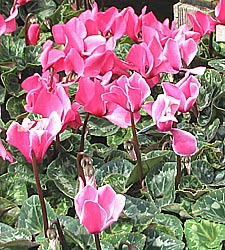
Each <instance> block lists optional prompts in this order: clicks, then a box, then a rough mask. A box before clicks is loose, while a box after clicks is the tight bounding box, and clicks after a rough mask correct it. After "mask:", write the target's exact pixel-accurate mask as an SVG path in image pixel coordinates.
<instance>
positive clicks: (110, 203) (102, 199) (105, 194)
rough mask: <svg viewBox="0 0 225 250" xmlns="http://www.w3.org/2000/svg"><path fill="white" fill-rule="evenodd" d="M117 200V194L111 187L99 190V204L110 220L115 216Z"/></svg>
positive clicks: (106, 186)
mask: <svg viewBox="0 0 225 250" xmlns="http://www.w3.org/2000/svg"><path fill="white" fill-rule="evenodd" d="M115 198H116V192H115V191H114V190H113V189H112V188H111V187H110V186H109V185H105V186H102V187H100V188H99V189H98V203H99V205H100V206H101V207H104V209H105V211H106V214H107V218H108V219H109V218H111V217H112V215H113V212H114V202H115Z"/></svg>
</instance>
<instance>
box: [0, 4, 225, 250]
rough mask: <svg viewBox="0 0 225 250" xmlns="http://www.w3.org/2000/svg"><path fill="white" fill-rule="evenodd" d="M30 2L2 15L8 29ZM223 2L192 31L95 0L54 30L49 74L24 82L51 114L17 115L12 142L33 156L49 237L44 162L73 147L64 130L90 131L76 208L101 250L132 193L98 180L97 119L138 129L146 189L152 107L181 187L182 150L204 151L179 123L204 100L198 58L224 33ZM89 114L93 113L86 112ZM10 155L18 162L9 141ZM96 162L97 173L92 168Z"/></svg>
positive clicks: (34, 33) (33, 38) (42, 110)
mask: <svg viewBox="0 0 225 250" xmlns="http://www.w3.org/2000/svg"><path fill="white" fill-rule="evenodd" d="M30 1H32V0H30ZM30 1H15V3H14V5H13V7H12V9H11V12H10V16H9V17H8V18H6V19H4V18H3V16H1V15H0V34H1V35H2V34H5V33H10V32H13V31H15V30H16V22H15V21H16V20H15V18H16V16H17V13H18V8H19V7H20V6H21V5H23V4H26V3H27V2H30ZM77 2H79V1H77ZM85 2H86V1H85ZM77 4H78V3H77ZM74 6H75V5H73V8H74ZM77 7H78V5H77ZM78 8H79V7H78ZM223 8H225V1H223V0H221V1H219V3H218V5H217V6H216V9H215V14H216V15H215V18H212V17H211V16H209V15H206V14H204V13H202V12H196V14H195V15H193V16H192V15H189V18H190V22H191V24H192V29H190V28H189V27H188V26H187V25H182V26H180V27H178V28H177V27H176V24H175V22H174V21H173V22H172V23H171V24H170V22H169V20H167V19H166V20H165V21H164V22H163V23H161V22H160V21H158V20H157V18H156V17H155V16H154V14H153V13H152V12H150V13H146V8H144V9H143V10H142V13H141V15H139V16H138V15H136V14H135V12H134V10H133V9H132V8H131V7H127V8H125V9H123V10H122V11H119V10H118V9H117V8H115V7H111V8H109V9H107V10H106V11H104V12H102V11H99V9H98V6H97V4H96V3H93V6H91V8H90V9H87V10H84V11H83V12H81V14H80V15H79V16H76V17H72V18H71V19H69V20H68V21H67V22H66V23H65V24H62V23H60V24H54V25H53V26H52V27H51V32H52V39H48V40H47V41H45V42H44V43H43V45H42V53H41V56H40V62H41V71H42V72H41V73H40V72H36V73H34V74H33V75H31V76H28V77H26V79H25V80H24V81H23V82H22V84H21V86H22V88H23V90H24V91H25V92H26V104H25V105H24V109H25V110H26V111H27V112H28V113H29V114H30V115H31V114H32V115H36V116H37V117H40V116H41V118H37V119H35V120H30V119H29V118H28V117H26V118H24V119H23V120H22V124H21V125H20V124H19V122H17V121H14V122H12V123H11V124H10V125H9V127H8V129H7V132H6V135H7V138H6V141H7V142H8V143H9V144H11V145H12V146H14V147H16V148H17V149H18V150H19V151H20V152H21V153H22V154H23V156H24V157H25V158H26V160H27V161H28V162H30V163H32V166H33V171H34V175H35V179H36V185H37V189H38V194H39V198H40V203H41V207H42V215H43V224H44V233H45V237H46V238H49V234H48V233H49V229H50V227H49V222H48V220H49V219H48V215H47V213H46V207H45V206H46V205H45V201H44V197H43V192H42V188H41V184H40V180H39V177H38V166H37V164H38V163H40V162H42V161H43V160H44V159H45V156H46V152H47V151H48V149H49V147H50V145H52V144H53V142H54V141H55V142H56V144H57V145H58V146H57V150H58V151H57V152H54V153H55V154H56V155H59V154H60V151H62V153H63V147H62V146H61V147H60V136H63V133H65V131H67V130H70V129H71V128H72V129H73V131H74V133H80V134H81V142H80V150H79V152H77V163H76V164H77V169H78V175H79V176H78V180H79V190H78V192H77V194H76V196H75V197H74V204H75V205H74V207H75V211H76V215H77V217H78V218H79V220H80V223H81V224H83V225H84V227H85V228H86V230H87V231H88V232H89V233H90V234H93V235H94V236H95V242H96V248H97V249H98V250H99V249H101V243H100V239H99V234H100V233H101V232H103V231H105V230H107V229H108V228H109V227H110V226H111V225H112V224H113V223H115V222H117V221H118V220H119V218H120V216H121V214H122V212H123V209H124V207H125V205H126V197H125V195H123V194H117V193H116V192H115V191H114V190H113V188H112V187H111V186H110V185H109V184H106V185H102V186H98V185H97V184H96V180H95V176H94V168H93V167H92V162H91V161H90V162H88V163H87V162H86V161H87V159H88V161H89V158H88V157H87V155H86V153H84V151H85V150H84V144H85V140H86V132H87V127H88V120H89V119H90V117H98V118H101V119H102V121H104V120H108V121H110V122H111V123H112V124H114V125H116V126H118V127H120V128H123V129H128V128H131V130H132V135H133V138H130V142H131V148H132V149H133V150H134V155H135V157H134V159H135V161H137V166H138V175H139V183H138V184H137V185H138V187H139V188H142V189H144V188H145V186H144V185H145V184H144V178H145V176H146V172H145V171H144V170H143V166H142V163H143V160H142V152H141V149H140V142H139V140H138V135H137V125H138V124H139V123H140V121H141V119H142V114H143V112H147V114H148V119H149V124H148V125H150V127H152V126H153V125H155V127H156V129H157V130H158V132H159V133H163V135H164V136H165V137H166V138H169V140H168V141H167V142H168V145H171V146H170V149H172V150H173V151H174V152H175V153H176V155H177V162H178V164H177V165H178V166H177V167H178V169H177V177H176V184H177V185H179V183H180V177H181V176H180V169H179V168H180V164H179V163H180V159H181V158H180V157H181V156H186V157H190V156H193V155H194V154H196V152H197V151H198V146H197V140H196V138H195V136H194V135H193V134H191V133H190V132H189V131H186V130H184V129H181V127H182V126H181V125H182V124H180V123H179V116H180V115H183V114H184V113H188V112H190V111H191V110H192V109H193V108H194V106H195V105H196V104H195V103H196V100H197V98H198V95H199V92H200V88H201V84H200V82H199V80H198V78H197V77H196V76H200V75H203V74H204V71H205V67H203V66H198V67H192V64H191V63H192V62H193V60H194V58H195V56H196V54H197V52H198V44H199V42H200V39H201V38H202V37H203V36H204V35H205V34H209V33H211V32H214V31H215V26H216V25H217V24H221V23H222V24H225V20H224V12H223V10H222V9H223ZM40 29H41V26H40V25H39V24H38V22H36V21H35V22H34V23H32V22H30V23H29V25H28V27H25V30H26V32H25V36H26V43H27V45H37V44H38V43H39V39H40ZM125 38H126V39H127V40H129V42H130V48H129V51H128V52H127V55H126V58H123V59H122V58H119V57H118V55H117V54H116V50H117V48H118V44H120V43H121V42H122V41H123V39H125ZM164 74H167V75H172V76H173V77H172V81H170V82H169V81H162V80H161V79H162V76H163V75H164ZM177 78H179V80H178V81H177V80H176V79H177ZM71 89H75V93H72V94H71V91H70V90H71ZM159 89H160V92H159V91H158V90H159ZM82 112H83V113H84V112H86V117H85V119H83V116H82V115H81V114H83V113H82ZM145 116H146V114H145ZM81 128H82V129H81ZM79 129H80V130H79ZM150 129H151V128H150ZM0 156H1V157H2V159H3V160H8V161H10V162H13V158H12V155H11V154H10V153H9V152H8V151H6V150H5V148H4V146H3V145H2V143H1V141H0ZM55 157H56V156H55ZM131 160H132V159H131ZM86 163H87V164H88V167H90V166H91V170H92V173H89V172H88V173H87V171H86V168H87V165H85V164H86ZM74 164H75V163H74ZM89 170H90V169H89ZM74 181H75V180H74ZM58 231H59V236H60V242H61V244H62V248H63V249H67V244H66V242H65V239H64V235H63V233H62V232H61V229H60V227H59V228H58ZM127 244H128V243H127Z"/></svg>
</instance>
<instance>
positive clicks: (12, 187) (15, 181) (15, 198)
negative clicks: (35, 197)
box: [0, 173, 28, 205]
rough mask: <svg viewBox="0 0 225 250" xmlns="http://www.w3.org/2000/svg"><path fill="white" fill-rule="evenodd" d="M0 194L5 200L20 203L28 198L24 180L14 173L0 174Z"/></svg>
mask: <svg viewBox="0 0 225 250" xmlns="http://www.w3.org/2000/svg"><path fill="white" fill-rule="evenodd" d="M0 183H1V186H0V196H1V197H4V198H6V199H7V200H9V201H11V202H13V203H15V204H17V205H22V204H23V202H24V201H25V200H26V199H27V198H28V193H27V187H26V183H25V181H23V179H22V178H20V176H18V175H17V174H15V173H6V174H4V175H1V176H0Z"/></svg>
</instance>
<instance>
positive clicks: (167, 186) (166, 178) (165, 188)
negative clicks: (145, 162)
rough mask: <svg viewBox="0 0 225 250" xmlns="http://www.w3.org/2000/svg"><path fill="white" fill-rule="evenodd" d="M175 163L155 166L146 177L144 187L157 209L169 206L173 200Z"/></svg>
mask: <svg viewBox="0 0 225 250" xmlns="http://www.w3.org/2000/svg"><path fill="white" fill-rule="evenodd" d="M175 176H176V163H175V162H167V163H165V164H164V165H161V166H155V167H154V168H153V169H152V170H150V172H149V173H148V175H147V176H146V186H147V189H148V191H149V192H150V193H151V195H152V197H153V199H154V201H155V204H156V206H157V207H161V206H163V205H167V204H170V203H172V202H174V200H175Z"/></svg>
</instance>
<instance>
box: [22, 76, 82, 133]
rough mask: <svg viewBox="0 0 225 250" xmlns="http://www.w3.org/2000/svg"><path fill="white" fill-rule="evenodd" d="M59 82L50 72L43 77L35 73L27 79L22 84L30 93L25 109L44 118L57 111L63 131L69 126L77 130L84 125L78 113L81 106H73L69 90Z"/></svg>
mask: <svg viewBox="0 0 225 250" xmlns="http://www.w3.org/2000/svg"><path fill="white" fill-rule="evenodd" d="M49 79H51V80H49ZM58 81H59V76H58V75H57V74H53V75H52V77H51V76H50V75H49V72H48V71H46V72H44V73H43V75H42V76H40V75H39V74H37V73H35V74H34V75H33V76H30V77H28V78H27V79H25V80H24V81H23V83H22V87H23V89H25V90H26V91H27V92H28V93H27V96H26V101H27V104H26V105H25V109H26V111H28V112H33V113H36V114H40V115H42V116H43V117H49V115H50V114H51V113H52V112H53V111H56V112H57V114H58V115H59V117H60V119H61V123H62V126H63V127H62V130H64V129H65V128H66V127H67V126H68V125H69V126H71V127H73V128H77V127H79V126H81V125H82V121H81V118H80V115H79V113H78V109H79V107H80V105H79V104H78V103H73V104H71V101H70V98H69V96H68V93H67V88H65V87H64V86H62V85H61V84H60V83H59V82H58Z"/></svg>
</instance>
